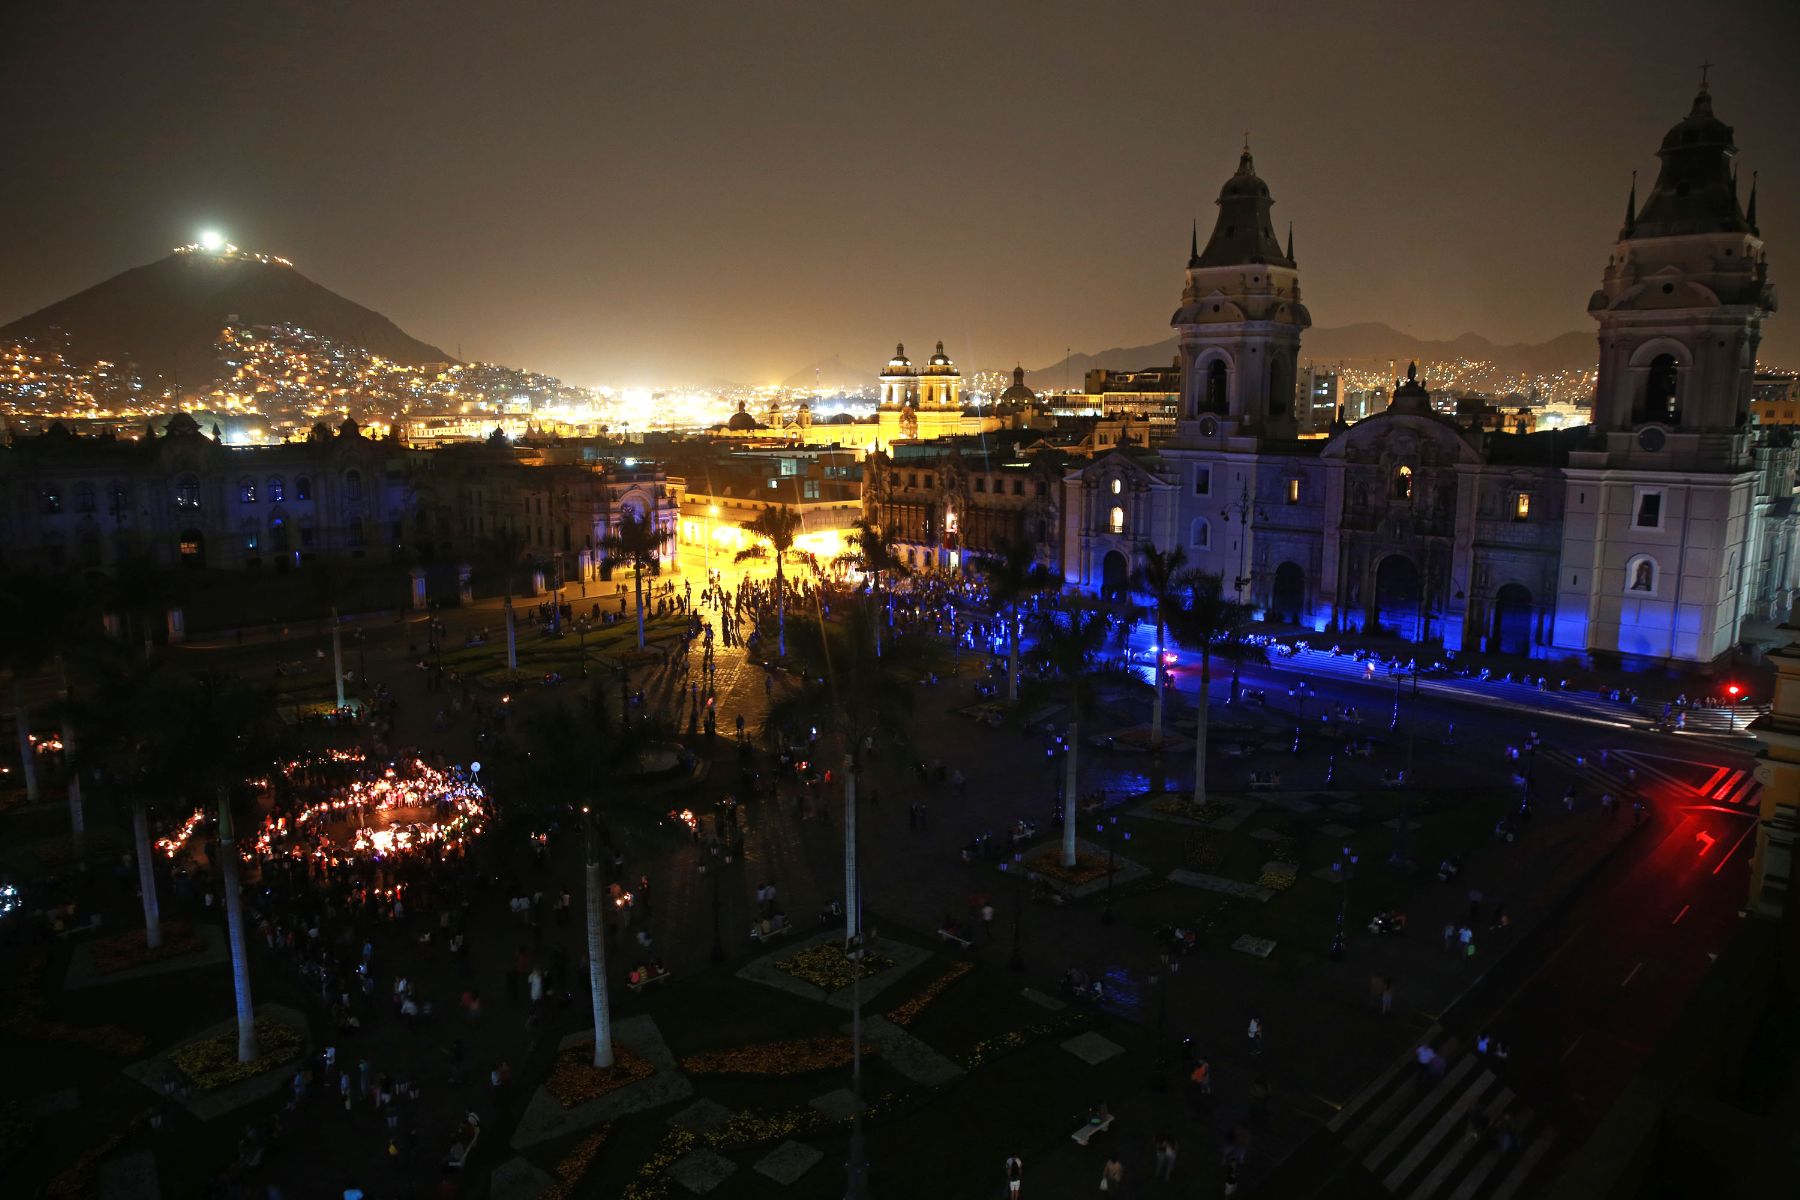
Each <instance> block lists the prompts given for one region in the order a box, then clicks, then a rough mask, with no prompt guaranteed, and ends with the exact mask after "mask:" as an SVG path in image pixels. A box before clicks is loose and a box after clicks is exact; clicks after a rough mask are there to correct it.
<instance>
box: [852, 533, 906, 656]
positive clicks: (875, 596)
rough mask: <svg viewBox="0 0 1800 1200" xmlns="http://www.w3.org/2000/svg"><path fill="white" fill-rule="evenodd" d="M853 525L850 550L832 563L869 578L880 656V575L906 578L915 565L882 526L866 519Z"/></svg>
mask: <svg viewBox="0 0 1800 1200" xmlns="http://www.w3.org/2000/svg"><path fill="white" fill-rule="evenodd" d="M853 528H854V532H852V533H851V535H850V547H849V549H847V550H845V551H844V552H843V553H842V554H840V555H838V556H837V558H835V559H834V560H833V562H834V563H835V564H836V565H837V566H839V567H845V568H852V569H855V570H857V571H860V572H862V574H863V575H864V576H866V577H867V579H868V581H869V582H868V588H869V599H870V601H871V603H872V606H873V608H874V610H875V614H876V615H875V620H874V622H873V628H874V633H875V654H876V657H880V655H881V627H882V625H883V624H885V620H884V618H883V616H882V606H881V577H882V576H883V575H884V574H885V575H886V576H887V577H888V578H889V579H904V578H905V577H906V576H908V575H910V574H912V568H911V567H908V566H907V565H906V564H905V563H904V562H902V561H901V559H900V557H899V555H897V554H895V553H894V543H893V542H892V541H891V540H889V538H888V536H887V535H886V534H885V533H883V532H882V530H881V526H879V525H877V524H875V522H873V521H870V520H867V519H863V520H859V521H857V522H856V523H855V525H854V527H853Z"/></svg>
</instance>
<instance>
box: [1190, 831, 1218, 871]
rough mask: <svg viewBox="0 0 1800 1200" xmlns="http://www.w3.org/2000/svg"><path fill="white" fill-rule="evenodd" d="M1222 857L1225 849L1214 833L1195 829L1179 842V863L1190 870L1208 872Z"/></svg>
mask: <svg viewBox="0 0 1800 1200" xmlns="http://www.w3.org/2000/svg"><path fill="white" fill-rule="evenodd" d="M1224 859H1225V850H1224V848H1223V847H1222V846H1220V845H1219V837H1218V835H1217V834H1215V833H1210V832H1208V831H1206V830H1203V829H1197V830H1195V831H1194V832H1192V833H1190V834H1188V835H1187V837H1186V838H1185V839H1183V841H1182V843H1181V865H1182V866H1184V867H1186V868H1187V869H1188V870H1190V871H1203V872H1210V871H1212V870H1213V869H1214V868H1216V867H1217V866H1218V865H1219V864H1220V863H1221V862H1223V861H1224Z"/></svg>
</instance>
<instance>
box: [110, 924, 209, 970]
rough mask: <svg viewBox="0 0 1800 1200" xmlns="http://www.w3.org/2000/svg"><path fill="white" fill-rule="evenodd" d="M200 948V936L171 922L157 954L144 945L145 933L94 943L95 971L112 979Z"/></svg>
mask: <svg viewBox="0 0 1800 1200" xmlns="http://www.w3.org/2000/svg"><path fill="white" fill-rule="evenodd" d="M201 948H202V947H201V944H200V938H199V935H197V934H196V933H195V932H194V931H193V930H192V929H191V928H189V927H188V926H187V925H185V924H183V923H182V922H180V921H168V922H165V923H164V925H163V944H162V945H160V946H158V947H156V948H155V949H154V950H152V949H151V948H150V947H149V946H146V945H145V944H144V931H143V930H141V929H134V930H132V931H131V932H130V933H120V934H115V935H113V936H112V937H109V938H102V939H100V940H99V941H97V942H95V943H94V946H93V953H94V970H96V971H98V972H99V973H100V974H102V975H111V974H113V973H115V972H117V971H129V970H131V969H132V968H133V967H144V966H149V965H150V964H151V963H158V962H162V961H164V960H165V959H170V958H180V957H181V956H182V955H184V954H193V953H194V952H196V951H198V950H200V949H201Z"/></svg>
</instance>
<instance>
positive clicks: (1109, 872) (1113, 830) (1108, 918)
mask: <svg viewBox="0 0 1800 1200" xmlns="http://www.w3.org/2000/svg"><path fill="white" fill-rule="evenodd" d="M1094 832H1095V833H1104V834H1105V835H1106V907H1105V908H1104V909H1102V910H1101V912H1100V923H1101V924H1102V925H1111V924H1112V923H1113V921H1114V920H1116V918H1115V917H1114V916H1113V859H1114V850H1115V847H1116V846H1117V844H1118V839H1119V818H1118V817H1116V816H1112V817H1108V818H1107V819H1106V820H1104V821H1102V822H1100V823H1099V824H1097V825H1095V826H1094ZM1125 840H1126V841H1128V842H1129V841H1130V840H1131V831H1130V830H1129V829H1128V830H1126V831H1125Z"/></svg>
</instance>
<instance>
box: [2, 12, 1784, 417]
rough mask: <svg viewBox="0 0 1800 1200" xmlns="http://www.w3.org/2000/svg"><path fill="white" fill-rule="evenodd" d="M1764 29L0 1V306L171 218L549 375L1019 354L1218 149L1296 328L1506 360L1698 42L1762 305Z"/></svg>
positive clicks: (1145, 283)
mask: <svg viewBox="0 0 1800 1200" xmlns="http://www.w3.org/2000/svg"><path fill="white" fill-rule="evenodd" d="M39 10H41V11H39ZM1571 10H1574V11H1571ZM1376 13H1380V14H1382V15H1380V16H1377V15H1374V14H1376ZM1796 45H1800V4H1794V3H1791V2H1782V3H1776V2H1769V3H1760V4H1756V3H1724V2H1722V3H1717V4H1704V5H1701V4H1694V3H1692V2H1691V0H1688V2H1678V0H1639V2H1635V3H1582V4H1579V5H1571V4H1568V3H1567V2H1566V0H1563V2H1557V3H1516V2H1515V3H1508V4H1503V5H1482V6H1475V5H1462V4H1455V5H1446V4H1418V5H1414V6H1407V7H1405V8H1402V7H1401V6H1398V5H1373V4H1340V3H1329V4H1328V3H1289V4H1284V5H1273V6H1269V5H1255V4H1200V3H1195V2H1194V0H1186V2H1184V3H1168V4H1164V3H1150V2H1146V0H1133V2H1132V3H1128V4H1127V3H1112V4H1092V5H1074V4H1062V3H1046V2H1043V0H1040V2H1038V3H1029V4H1002V3H986V2H972V0H961V2H958V3H946V4H925V3H893V4H887V5H871V4H863V3H830V4H827V3H817V4H812V3H777V2H776V0H765V2H756V3H745V2H743V0H736V2H733V3H723V4H712V3H695V2H689V3H681V4H667V5H665V4H655V3H647V4H621V3H613V2H610V0H608V2H605V3H598V2H597V3H584V4H555V5H542V6H540V5H535V4H510V3H508V4H495V3H491V2H488V0H480V2H477V0H440V2H437V3H430V4H393V3H375V4H368V3H363V4H336V3H327V2H323V0H317V2H312V3H305V4H291V5H289V4H271V3H258V4H245V3H242V2H241V0H233V2H231V3H220V4H211V3H193V2H181V3H165V4H134V5H119V4H99V3H96V4H45V5H26V4H11V5H6V6H4V15H0V111H3V112H5V113H6V114H7V116H8V126H9V129H8V137H7V142H8V145H7V154H6V158H5V162H6V164H7V170H6V185H5V187H4V188H0V229H3V230H4V231H5V233H6V249H5V257H4V262H3V264H0V321H5V320H10V319H12V318H13V317H16V316H20V315H23V314H24V313H26V312H28V311H30V310H32V309H35V308H38V307H41V306H42V305H44V304H47V303H50V302H51V301H54V300H57V299H59V298H61V297H63V296H65V295H68V294H69V293H71V292H74V291H76V290H79V289H80V288H82V287H85V286H87V285H89V284H92V283H95V282H97V281H99V280H100V279H102V278H104V277H106V276H108V275H111V274H114V273H115V272H117V271H120V270H123V269H125V268H127V267H130V266H134V265H137V264H140V263H144V262H148V261H151V260H153V259H155V258H158V257H160V256H161V255H162V254H164V253H166V252H167V250H168V248H169V247H171V246H173V245H175V244H177V243H179V242H185V241H189V240H192V239H193V237H194V236H195V235H196V233H197V231H198V230H199V229H200V228H202V227H207V226H211V227H216V228H218V229H220V230H222V231H224V232H225V233H226V234H227V236H229V237H230V238H231V240H233V241H234V242H236V243H237V244H238V245H240V246H243V247H244V248H246V249H254V250H263V251H267V252H270V253H276V254H281V255H284V256H287V257H289V258H292V259H293V260H294V262H295V264H296V265H297V266H298V268H299V269H300V270H301V271H302V272H304V273H305V274H307V275H309V276H310V277H312V278H313V279H315V280H317V281H319V282H320V283H322V284H324V285H325V286H327V287H330V288H332V289H334V290H336V291H338V292H341V293H342V294H344V295H346V296H348V297H350V298H351V299H353V300H357V301H359V302H361V303H364V304H367V305H369V306H370V307H373V308H376V309H379V310H381V311H382V312H384V313H386V314H387V315H388V316H390V317H392V318H393V319H394V320H396V321H397V322H398V323H399V324H400V325H401V326H402V327H403V328H404V329H406V330H407V331H408V332H409V333H412V334H414V335H415V336H417V337H420V338H423V339H424V340H426V341H429V342H434V343H436V344H438V345H440V346H442V347H444V348H445V349H446V350H449V351H450V352H451V353H456V352H457V350H458V348H459V347H460V349H461V352H462V354H463V355H464V356H465V357H469V358H477V357H478V358H483V359H488V360H494V361H500V362H506V363H509V364H513V365H518V366H525V367H530V368H534V369H538V370H544V371H549V372H552V373H555V374H560V375H563V376H564V377H566V378H568V379H570V380H572V381H574V382H578V383H616V384H622V385H626V384H643V383H660V382H677V381H702V380H709V379H715V378H717V379H729V380H736V381H744V382H767V381H772V380H778V379H780V378H783V377H785V376H787V375H790V374H792V373H794V372H795V371H798V370H801V369H803V368H805V367H807V366H809V365H810V364H812V363H813V362H815V361H818V360H820V359H825V358H829V357H830V356H831V355H833V354H837V355H841V356H842V358H843V359H844V361H845V362H846V363H847V364H851V365H853V366H859V367H860V366H863V365H865V364H866V365H867V366H868V367H869V369H870V370H873V369H874V367H875V365H876V364H877V363H878V362H879V361H880V360H883V359H885V357H886V355H887V354H888V353H890V352H891V349H892V345H893V343H894V342H895V341H896V340H897V339H904V340H905V341H907V342H908V343H909V345H910V346H912V347H914V348H916V349H917V350H920V351H928V350H929V343H930V342H931V341H932V340H935V339H937V338H940V337H941V338H943V339H944V340H945V342H946V346H947V348H948V349H949V351H950V352H951V354H952V355H953V356H954V357H956V358H957V359H958V360H959V361H962V362H964V363H966V364H974V365H981V366H996V365H1010V364H1011V363H1013V362H1014V361H1015V360H1019V361H1023V362H1024V363H1025V365H1026V366H1028V367H1033V366H1041V365H1045V364H1048V363H1050V362H1052V361H1055V360H1057V359H1059V358H1060V357H1061V355H1062V352H1063V348H1064V347H1065V346H1073V347H1075V348H1076V349H1077V350H1083V349H1085V350H1090V351H1093V350H1099V349H1103V348H1105V347H1108V346H1113V345H1136V344H1141V343H1146V342H1153V341H1156V340H1158V339H1160V338H1162V337H1165V336H1167V335H1168V325H1167V322H1168V317H1169V313H1170V312H1171V311H1173V309H1174V308H1175V306H1176V303H1177V300H1178V296H1179V291H1180V287H1181V268H1182V265H1183V262H1184V260H1185V256H1186V251H1187V240H1188V223H1189V220H1190V219H1191V218H1192V217H1195V216H1198V217H1199V218H1200V221H1201V228H1202V231H1203V232H1204V230H1205V229H1206V228H1207V227H1208V226H1209V225H1210V223H1211V219H1212V213H1213V206H1212V200H1213V198H1214V197H1215V196H1216V195H1217V192H1218V188H1219V185H1220V184H1221V183H1222V182H1223V181H1224V179H1225V178H1226V177H1227V176H1228V175H1229V174H1230V173H1231V171H1232V170H1233V169H1234V168H1235V166H1236V163H1237V153H1238V147H1239V144H1240V142H1241V141H1242V138H1243V135H1244V132H1245V131H1246V130H1248V131H1249V133H1250V138H1251V143H1252V148H1253V150H1254V153H1255V156H1256V164H1257V168H1258V171H1259V173H1260V174H1261V175H1262V176H1263V178H1264V179H1266V180H1267V181H1268V183H1269V185H1270V187H1271V189H1272V191H1273V193H1274V195H1275V199H1276V207H1275V217H1276V220H1277V224H1278V228H1280V229H1283V230H1285V228H1286V224H1287V222H1288V221H1289V220H1292V221H1293V222H1294V224H1295V239H1296V254H1297V257H1298V259H1299V263H1300V269H1301V272H1302V281H1303V287H1304V289H1305V295H1306V299H1307V302H1308V305H1309V307H1310V308H1311V310H1312V313H1313V317H1314V321H1315V323H1316V324H1318V325H1320V326H1335V325H1344V324H1349V323H1352V322H1355V321H1364V320H1378V321H1386V322H1388V323H1390V324H1392V325H1394V326H1396V327H1398V328H1400V329H1402V330H1405V331H1407V332H1409V333H1414V334H1417V335H1421V336H1426V337H1448V336H1454V335H1456V334H1458V333H1461V332H1463V331H1465V330H1474V331H1476V332H1480V333H1483V334H1486V335H1487V336H1489V337H1492V338H1494V339H1496V340H1499V341H1514V340H1532V341H1536V340H1542V339H1545V338H1549V337H1552V336H1554V335H1556V334H1559V333H1564V332H1567V331H1569V330H1574V329H1591V328H1592V323H1591V322H1590V321H1589V319H1588V318H1587V316H1586V312H1585V309H1586V302H1587V297H1588V295H1589V294H1590V293H1591V292H1592V291H1593V290H1594V288H1595V287H1597V286H1598V285H1599V282H1600V274H1601V270H1602V268H1603V267H1604V265H1605V262H1606V256H1607V253H1608V249H1609V247H1610V245H1611V242H1612V239H1613V238H1614V236H1615V235H1616V233H1617V231H1618V227H1619V223H1620V219H1621V217H1622V215H1623V210H1624V204H1625V193H1626V188H1627V186H1628V184H1629V180H1630V174H1631V171H1632V170H1633V169H1634V168H1635V169H1637V170H1639V172H1640V181H1641V190H1647V189H1648V187H1649V185H1650V183H1651V181H1652V180H1653V178H1654V175H1655V167H1656V159H1655V150H1656V147H1657V144H1658V142H1659V140H1660V139H1661V137H1662V134H1663V132H1664V131H1665V130H1666V129H1667V128H1668V127H1669V126H1670V125H1671V124H1673V123H1674V122H1675V121H1676V120H1678V119H1679V118H1680V117H1681V116H1683V115H1684V114H1685V113H1686V111H1687V109H1688V105H1689V103H1690V102H1691V100H1692V98H1693V94H1694V91H1695V85H1696V83H1697V81H1698V78H1699V70H1698V64H1699V63H1700V62H1702V61H1703V60H1706V59H1710V60H1711V61H1712V62H1713V63H1715V64H1717V65H1715V66H1714V67H1713V69H1712V84H1713V89H1712V90H1713V95H1714V99H1715V105H1716V109H1717V112H1718V114H1719V116H1720V117H1721V118H1723V119H1724V120H1725V121H1727V122H1728V123H1730V124H1731V125H1733V126H1735V128H1736V131H1737V141H1738V145H1739V148H1740V155H1739V158H1738V162H1739V165H1740V167H1741V169H1742V171H1743V175H1744V190H1745V191H1746V192H1747V191H1748V185H1749V172H1750V171H1751V170H1760V171H1761V173H1762V186H1761V196H1760V223H1761V226H1762V230H1763V235H1764V237H1765V238H1767V239H1768V242H1769V246H1770V262H1771V269H1772V272H1773V275H1774V278H1775V280H1776V282H1777V285H1778V286H1779V287H1783V288H1785V289H1786V290H1787V291H1788V292H1789V293H1790V295H1793V296H1800V74H1796V71H1795V67H1794V61H1793V54H1792V51H1793V48H1794V47H1795V46H1796ZM1763 358H1764V360H1765V361H1770V362H1775V363H1778V364H1786V365H1789V366H1800V312H1789V313H1785V314H1778V315H1777V316H1776V317H1775V318H1774V319H1773V320H1772V321H1771V322H1770V324H1769V326H1768V336H1767V337H1766V339H1765V342H1764V352H1763Z"/></svg>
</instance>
